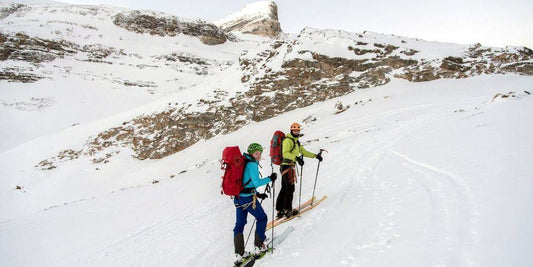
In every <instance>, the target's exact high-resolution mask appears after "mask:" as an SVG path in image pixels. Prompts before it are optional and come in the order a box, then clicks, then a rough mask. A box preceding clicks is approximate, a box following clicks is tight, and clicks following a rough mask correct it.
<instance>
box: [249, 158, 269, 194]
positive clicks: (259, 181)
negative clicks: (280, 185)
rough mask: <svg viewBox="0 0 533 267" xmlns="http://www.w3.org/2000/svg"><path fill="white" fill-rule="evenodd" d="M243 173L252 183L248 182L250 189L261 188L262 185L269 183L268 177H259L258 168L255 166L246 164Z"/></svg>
mask: <svg viewBox="0 0 533 267" xmlns="http://www.w3.org/2000/svg"><path fill="white" fill-rule="evenodd" d="M245 171H246V172H247V173H246V175H247V176H248V177H251V179H252V181H251V182H250V185H251V186H252V187H255V188H258V187H261V186H263V185H266V184H268V183H270V178H269V177H264V178H261V177H260V176H259V167H258V166H257V164H246V169H245ZM246 187H250V186H246Z"/></svg>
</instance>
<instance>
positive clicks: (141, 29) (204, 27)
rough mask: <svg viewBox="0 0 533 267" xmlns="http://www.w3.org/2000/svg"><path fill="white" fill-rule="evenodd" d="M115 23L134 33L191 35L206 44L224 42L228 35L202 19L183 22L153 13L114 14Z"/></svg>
mask: <svg viewBox="0 0 533 267" xmlns="http://www.w3.org/2000/svg"><path fill="white" fill-rule="evenodd" d="M113 22H114V23H115V25H117V26H119V27H122V28H124V29H126V30H129V31H133V32H136V33H149V34H152V35H159V36H176V35H177V34H185V35H191V36H195V37H198V38H200V40H201V41H202V42H203V43H204V44H207V45H217V44H222V43H225V42H226V40H227V39H228V35H227V34H226V33H225V32H224V31H222V30H220V29H219V28H218V27H217V26H215V25H213V24H209V23H206V22H204V21H195V22H185V21H181V20H180V19H178V18H177V17H162V16H157V15H156V14H155V13H154V14H147V13H141V12H139V11H131V12H128V13H119V14H117V15H115V17H114V20H113Z"/></svg>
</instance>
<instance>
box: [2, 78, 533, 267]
mask: <svg viewBox="0 0 533 267" xmlns="http://www.w3.org/2000/svg"><path fill="white" fill-rule="evenodd" d="M510 92H514V93H510ZM498 93H501V94H502V95H500V96H496V95H497V94H498ZM530 93H533V78H531V77H527V76H519V75H491V76H488V75H484V76H479V77H474V78H468V79H460V80H456V79H450V80H437V81H432V82H423V83H410V82H407V81H400V80H393V81H391V82H390V83H389V84H387V85H385V86H381V87H376V88H372V89H368V90H356V91H355V92H354V93H351V94H349V95H347V96H344V97H341V98H337V99H332V100H329V101H326V102H322V103H318V104H315V105H312V106H309V107H307V108H302V109H298V110H295V111H292V112H289V113H286V114H282V115H279V116H277V117H275V118H272V119H269V120H266V121H263V122H260V123H252V124H250V125H248V126H246V127H244V128H242V129H240V130H239V131H237V132H234V133H231V134H228V135H224V136H217V137H215V138H212V139H210V140H207V141H201V142H199V143H197V144H195V145H193V146H191V147H189V148H187V149H186V150H183V151H181V152H179V153H176V154H174V155H172V156H169V157H166V158H163V159H160V160H144V161H139V160H136V159H133V158H132V157H131V156H128V155H127V153H121V154H120V155H117V156H116V157H115V160H114V161H112V162H111V163H109V164H107V165H100V166H99V168H100V169H99V170H96V169H95V166H94V165H92V164H91V163H90V162H89V161H88V160H87V159H85V158H79V159H77V160H73V161H71V162H67V163H65V164H63V165H61V166H59V167H58V168H56V169H54V170H50V171H42V170H39V169H37V168H35V167H33V166H34V165H35V164H36V162H38V160H41V159H43V158H46V156H47V155H48V154H49V153H51V152H50V150H54V149H57V150H59V149H61V148H63V147H62V146H64V144H65V143H69V142H74V141H72V140H84V138H85V136H86V133H85V132H84V131H83V130H73V129H71V130H68V131H62V132H59V133H56V134H53V135H50V136H45V137H41V138H38V139H34V140H33V141H30V142H28V143H25V144H22V145H18V146H17V147H15V148H12V149H9V150H5V151H2V152H1V154H0V165H1V166H2V167H1V168H0V176H1V177H2V180H1V186H2V189H1V194H0V197H1V199H0V201H1V203H2V204H1V205H0V266H230V265H231V264H232V262H233V260H234V255H233V233H232V228H233V225H234V220H235V218H234V217H235V210H234V209H235V208H234V207H233V204H232V200H231V199H230V198H229V197H228V196H223V195H220V182H221V179H220V177H221V175H222V171H221V170H220V165H219V162H218V161H219V159H220V158H221V152H222V150H223V148H224V147H225V146H233V145H239V146H240V147H241V150H244V149H245V148H246V147H247V146H248V144H249V143H251V142H259V143H261V144H262V145H263V146H264V147H265V153H264V155H263V156H264V160H263V161H262V166H263V169H262V173H263V175H264V176H266V175H269V174H270V172H271V168H270V166H269V165H270V163H269V160H268V146H269V142H270V138H271V135H272V133H273V132H274V131H275V130H277V129H281V130H287V129H288V127H289V125H290V124H291V123H292V122H303V127H304V129H303V132H304V133H305V136H304V137H302V138H301V140H302V143H303V145H304V147H306V148H307V149H308V150H310V151H314V152H317V151H318V149H319V148H324V149H327V150H329V153H327V154H325V155H324V161H323V162H322V164H321V166H320V173H319V176H318V181H317V186H316V195H317V196H323V195H327V196H328V198H327V199H326V200H325V201H324V202H322V203H321V204H320V205H319V206H317V207H316V208H315V209H313V210H311V211H310V212H308V213H306V214H304V215H302V216H301V217H300V218H296V219H294V220H292V221H290V222H288V223H286V224H282V225H281V226H279V227H278V228H275V231H276V232H278V233H281V231H282V230H283V229H284V228H285V227H288V226H289V225H292V226H294V227H295V228H296V230H295V231H294V232H293V233H292V234H291V235H290V236H289V237H288V238H287V240H286V241H285V242H284V243H282V244H281V245H280V246H279V247H277V248H276V249H275V251H274V253H273V254H271V255H268V256H266V257H265V258H264V259H263V260H261V261H260V262H257V263H256V265H257V266H483V267H484V266H531V265H532V264H533V256H532V254H531V244H532V243H533V209H532V206H531V203H533V175H532V174H533V164H532V162H533V139H532V137H533V124H532V123H531V121H532V118H533V96H531V95H530ZM495 96H496V97H495ZM506 96H508V97H506ZM337 101H342V103H343V104H344V105H350V108H349V109H347V110H346V111H344V112H342V113H339V114H335V111H336V109H335V108H334V106H335V103H336V102H337ZM355 103H357V104H355ZM80 126H82V127H87V128H90V125H89V126H84V125H80ZM75 135H78V136H75ZM57 146H60V147H61V148H55V147H57ZM51 148H54V149H51ZM54 151H55V150H54ZM316 168H317V161H316V160H314V159H307V160H306V163H305V165H304V172H303V180H302V181H300V182H303V183H302V187H303V190H302V192H301V195H302V199H304V200H307V199H308V198H309V197H310V196H311V194H312V188H313V183H314V179H315V172H316ZM275 170H276V171H277V168H275ZM171 175H175V176H174V177H173V178H171ZM153 180H158V181H159V183H155V184H152V181H153ZM16 185H21V186H23V189H22V190H14V188H15V186H16ZM299 186H300V185H299V184H298V185H297V188H298V187H299ZM276 189H277V190H279V189H280V181H279V180H278V181H277V185H276ZM295 196H296V197H295V201H294V204H295V205H297V201H298V189H297V190H296V192H295ZM263 206H264V208H265V210H266V212H267V214H269V219H270V217H271V212H272V200H271V199H267V200H265V201H264V202H263ZM252 222H253V218H252V217H251V216H249V223H248V225H247V228H246V232H247V231H248V230H249V229H250V228H249V227H250V225H251V224H252ZM267 236H270V232H268V233H267ZM248 249H252V248H251V244H248Z"/></svg>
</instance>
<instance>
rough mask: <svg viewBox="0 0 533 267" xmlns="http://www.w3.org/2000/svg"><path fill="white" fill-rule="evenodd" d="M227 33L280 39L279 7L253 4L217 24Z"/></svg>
mask: <svg viewBox="0 0 533 267" xmlns="http://www.w3.org/2000/svg"><path fill="white" fill-rule="evenodd" d="M216 24H217V25H219V27H220V28H222V29H223V30H225V31H228V32H230V31H240V32H243V33H249V34H255V35H259V36H265V37H274V38H275V37H278V36H279V34H280V33H281V32H282V31H281V26H280V24H279V21H278V6H277V5H276V3H274V2H269V1H264V2H257V3H252V4H249V5H247V6H246V7H244V8H243V9H242V10H240V11H239V12H237V13H235V14H232V15H230V16H229V17H227V18H225V19H222V20H219V21H217V22H216Z"/></svg>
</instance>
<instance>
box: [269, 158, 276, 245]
mask: <svg viewBox="0 0 533 267" xmlns="http://www.w3.org/2000/svg"><path fill="white" fill-rule="evenodd" d="M270 167H271V168H272V173H274V165H273V164H272V161H270ZM272 192H273V193H272V223H273V222H274V210H275V205H274V202H275V201H276V182H275V181H272ZM274 227H275V225H274V224H272V239H271V240H272V253H274Z"/></svg>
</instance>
